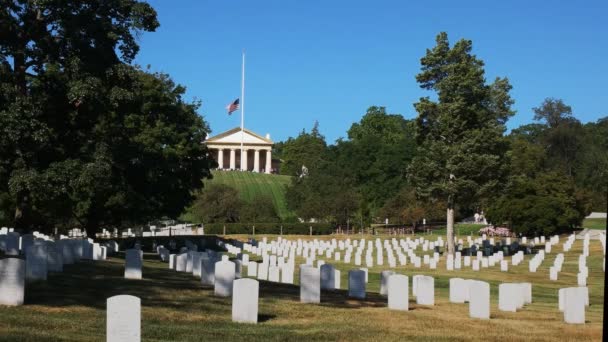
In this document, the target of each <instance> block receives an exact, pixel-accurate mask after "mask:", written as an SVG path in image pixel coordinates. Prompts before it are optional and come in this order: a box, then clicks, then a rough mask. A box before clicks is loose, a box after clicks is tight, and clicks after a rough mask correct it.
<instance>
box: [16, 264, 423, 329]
mask: <svg viewBox="0 0 608 342" xmlns="http://www.w3.org/2000/svg"><path fill="white" fill-rule="evenodd" d="M153 257H154V258H153V259H154V261H147V262H146V263H145V264H144V268H143V272H142V273H143V279H139V280H133V279H125V278H124V261H123V260H121V259H116V258H111V259H109V260H107V261H95V262H94V261H81V262H78V263H76V264H74V265H65V266H64V272H63V273H49V277H48V280H47V281H46V282H36V283H28V284H27V286H26V291H25V304H26V305H28V304H30V305H47V306H54V307H67V306H86V307H94V308H97V309H104V310H105V307H106V300H107V298H109V297H112V296H116V295H132V296H136V297H139V298H140V299H141V300H142V304H143V305H144V306H146V307H163V308H169V309H176V310H182V309H187V308H189V307H190V308H191V307H193V306H194V307H196V308H200V309H205V308H207V307H208V308H209V309H210V310H212V309H213V307H216V308H217V305H226V304H229V303H230V301H231V299H230V298H221V297H214V296H213V286H206V285H202V284H201V281H200V279H199V278H195V277H194V276H192V274H190V273H185V272H176V271H174V270H170V269H168V268H166V263H161V262H160V261H158V257H157V256H153ZM146 260H148V258H146ZM259 282H260V299H261V300H264V299H276V300H289V301H294V302H300V287H299V286H298V285H292V284H282V283H274V282H269V281H259ZM184 291H185V292H184ZM188 291H193V293H192V295H191V294H190V293H188ZM172 293H175V295H174V296H171V294H172ZM167 296H169V297H167ZM319 305H321V306H327V307H339V308H352V309H357V308H366V307H386V306H387V299H386V297H383V296H381V295H380V294H378V293H373V292H368V293H367V294H366V298H365V299H354V298H349V297H348V291H347V290H330V291H327V290H323V291H322V293H321V303H320V304H319ZM411 309H413V308H412V306H410V310H411ZM271 318H272V317H268V318H266V319H271ZM260 319H261V320H262V319H264V317H261V318H260Z"/></svg>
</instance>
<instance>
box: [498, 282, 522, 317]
mask: <svg viewBox="0 0 608 342" xmlns="http://www.w3.org/2000/svg"><path fill="white" fill-rule="evenodd" d="M521 297H523V292H522V288H521V286H520V285H519V284H509V283H504V284H499V285H498V310H500V311H511V312H516V311H517V307H518V305H519V303H520V302H521V300H520V298H521Z"/></svg>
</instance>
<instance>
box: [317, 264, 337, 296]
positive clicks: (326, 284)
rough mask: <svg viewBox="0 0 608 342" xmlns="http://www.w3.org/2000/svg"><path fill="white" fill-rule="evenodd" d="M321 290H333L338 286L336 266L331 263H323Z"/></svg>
mask: <svg viewBox="0 0 608 342" xmlns="http://www.w3.org/2000/svg"><path fill="white" fill-rule="evenodd" d="M320 273H321V290H333V289H335V288H336V273H335V267H334V266H333V265H330V264H324V265H321V269H320Z"/></svg>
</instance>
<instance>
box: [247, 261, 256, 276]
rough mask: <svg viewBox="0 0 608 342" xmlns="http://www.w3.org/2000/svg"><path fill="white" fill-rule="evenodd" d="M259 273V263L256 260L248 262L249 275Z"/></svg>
mask: <svg viewBox="0 0 608 342" xmlns="http://www.w3.org/2000/svg"><path fill="white" fill-rule="evenodd" d="M257 275H258V263H257V262H255V261H250V262H249V263H248V264H247V276H248V277H257Z"/></svg>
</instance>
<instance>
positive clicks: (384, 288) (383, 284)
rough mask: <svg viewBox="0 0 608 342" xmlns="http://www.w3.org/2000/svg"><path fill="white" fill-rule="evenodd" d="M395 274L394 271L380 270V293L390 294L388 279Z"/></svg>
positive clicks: (383, 294)
mask: <svg viewBox="0 0 608 342" xmlns="http://www.w3.org/2000/svg"><path fill="white" fill-rule="evenodd" d="M393 274H395V272H393V271H382V272H380V294H381V295H382V296H386V295H388V279H389V277H390V276H392V275H393Z"/></svg>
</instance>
